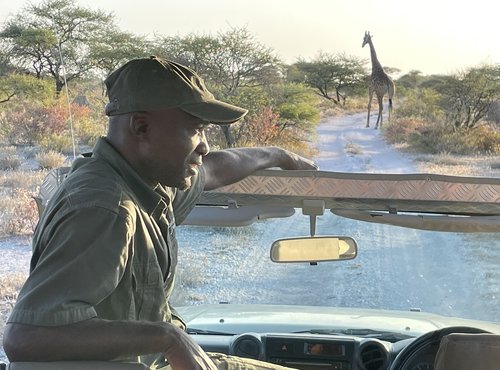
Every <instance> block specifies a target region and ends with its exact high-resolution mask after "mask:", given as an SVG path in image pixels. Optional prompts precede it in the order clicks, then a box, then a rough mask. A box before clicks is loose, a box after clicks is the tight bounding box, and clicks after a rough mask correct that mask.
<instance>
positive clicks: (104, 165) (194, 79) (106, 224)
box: [4, 57, 317, 369]
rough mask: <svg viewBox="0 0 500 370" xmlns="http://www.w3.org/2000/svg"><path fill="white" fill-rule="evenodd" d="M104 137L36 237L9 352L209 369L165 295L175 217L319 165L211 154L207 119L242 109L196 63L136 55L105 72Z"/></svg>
mask: <svg viewBox="0 0 500 370" xmlns="http://www.w3.org/2000/svg"><path fill="white" fill-rule="evenodd" d="M106 86H107V92H108V96H109V103H108V105H107V106H106V114H107V115H108V116H109V127H108V132H107V136H106V137H105V138H101V139H100V140H99V141H98V143H97V144H96V146H95V148H94V151H93V154H92V156H91V157H87V158H79V159H77V160H75V162H74V164H73V166H72V169H71V171H70V173H69V174H68V176H67V178H66V179H65V181H64V182H63V184H62V185H61V186H60V188H59V189H58V190H57V192H56V194H55V195H54V196H53V197H52V199H50V201H49V203H48V205H47V207H46V209H45V210H44V212H43V214H42V216H41V219H40V222H39V224H38V226H37V229H36V231H35V234H34V237H33V257H32V261H31V269H30V276H29V277H28V279H27V281H26V283H25V285H24V287H23V288H22V290H21V292H20V294H19V298H18V301H17V304H16V306H15V307H14V309H13V312H12V314H11V316H10V317H9V320H8V323H7V325H6V330H5V334H4V349H5V352H6V354H7V356H8V357H9V360H10V361H58V360H115V359H126V360H130V359H132V358H133V359H135V360H137V358H138V357H139V359H140V361H142V362H145V363H148V364H149V365H151V368H159V367H162V366H164V365H165V361H164V359H165V357H166V358H167V359H168V363H169V364H170V366H171V367H172V368H173V369H213V368H214V363H213V362H212V360H211V359H210V358H209V357H208V356H207V354H206V353H204V352H203V350H202V349H201V348H200V347H199V346H198V345H197V344H196V343H195V342H194V341H193V340H192V339H191V338H190V337H189V336H188V335H187V334H186V333H185V332H184V331H183V330H182V329H181V328H179V327H182V324H178V325H177V324H176V323H179V321H180V318H178V317H176V315H175V312H173V310H172V308H171V307H170V306H169V304H168V299H169V296H170V293H171V292H172V288H173V283H174V276H175V267H176V263H177V243H176V239H175V224H180V223H182V221H183V220H184V218H185V217H186V215H187V214H188V213H189V212H190V210H191V209H192V208H193V207H194V205H195V202H196V199H197V197H198V195H199V194H200V192H201V191H202V190H203V189H207V190H209V189H214V188H217V187H220V186H223V185H227V184H229V183H233V182H235V181H238V180H240V179H242V178H244V177H246V176H248V175H249V174H251V173H253V172H254V171H256V170H259V169H263V168H269V167H281V168H283V169H317V167H316V166H315V164H314V163H313V162H311V161H309V160H307V159H305V158H302V157H300V156H297V155H295V154H293V153H290V152H288V151H285V150H283V149H279V148H274V147H270V148H236V149H229V150H223V151H218V152H213V153H209V146H208V143H207V140H206V136H205V129H206V127H207V125H208V124H209V123H216V124H229V123H233V122H236V121H238V120H239V119H241V118H242V117H243V116H244V115H245V114H246V113H247V111H246V110H245V109H242V108H239V107H236V106H233V105H230V104H227V103H224V102H221V101H218V100H216V99H215V98H214V97H213V95H212V94H211V93H210V92H209V91H208V90H207V89H206V87H205V85H204V83H203V81H202V79H201V78H200V77H199V76H198V75H197V74H196V73H195V72H193V71H192V70H190V69H189V68H186V67H184V66H182V65H179V64H177V63H173V62H171V61H167V60H162V59H159V58H156V57H151V58H146V59H135V60H132V61H130V62H128V63H127V64H125V65H124V66H122V67H120V68H119V69H118V70H116V71H115V72H113V73H112V74H111V75H110V76H109V77H108V78H107V80H106Z"/></svg>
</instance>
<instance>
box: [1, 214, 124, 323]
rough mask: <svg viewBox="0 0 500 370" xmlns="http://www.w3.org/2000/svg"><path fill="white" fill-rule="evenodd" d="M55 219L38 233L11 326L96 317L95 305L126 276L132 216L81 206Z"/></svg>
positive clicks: (65, 321) (13, 312) (11, 319)
mask: <svg viewBox="0 0 500 370" xmlns="http://www.w3.org/2000/svg"><path fill="white" fill-rule="evenodd" d="M57 215H58V217H57V219H55V218H54V220H52V221H51V222H48V223H46V226H45V230H43V232H41V233H37V235H42V237H41V238H43V240H41V239H40V238H39V239H34V257H33V258H34V261H33V262H32V266H31V268H32V270H31V273H30V276H29V277H28V279H27V281H26V283H25V285H24V286H23V288H22V289H21V292H20V294H19V297H18V300H17V303H16V305H15V307H14V309H13V311H12V313H11V315H10V317H9V320H8V322H18V323H25V324H33V325H43V326H52V325H64V324H71V323H74V322H78V321H82V320H86V319H90V318H93V317H96V316H97V314H96V310H95V306H96V305H97V304H98V303H99V302H101V301H102V300H103V299H105V298H106V297H107V296H108V295H109V294H110V293H111V292H112V291H113V290H114V289H115V287H116V286H117V285H118V283H119V282H120V279H121V277H122V276H123V272H124V269H125V268H126V265H127V261H128V256H129V245H130V240H131V238H132V235H133V233H134V226H133V225H134V222H133V221H132V219H131V216H130V214H129V212H127V211H126V210H124V209H123V207H122V209H120V210H113V209H109V208H105V207H100V206H96V205H92V206H90V205H89V206H86V207H82V206H81V205H79V206H78V207H72V208H71V209H69V210H68V211H67V212H57ZM35 236H36V235H35ZM42 245H43V250H42V249H41V246H42Z"/></svg>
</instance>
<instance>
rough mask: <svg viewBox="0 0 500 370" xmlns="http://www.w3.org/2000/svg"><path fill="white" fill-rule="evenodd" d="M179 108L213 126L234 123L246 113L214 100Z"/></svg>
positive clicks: (233, 106) (234, 106) (184, 105)
mask: <svg viewBox="0 0 500 370" xmlns="http://www.w3.org/2000/svg"><path fill="white" fill-rule="evenodd" d="M179 108H180V109H182V110H183V111H184V112H187V113H189V114H191V115H193V116H195V117H198V118H201V119H202V120H204V121H207V122H211V123H215V124H229V123H234V122H237V121H239V120H240V119H242V118H243V117H244V116H245V115H246V114H247V113H248V110H246V109H244V108H240V107H237V106H236V105H232V104H228V103H225V102H222V101H220V100H215V99H214V100H210V101H205V102H203V103H194V104H183V105H180V106H179Z"/></svg>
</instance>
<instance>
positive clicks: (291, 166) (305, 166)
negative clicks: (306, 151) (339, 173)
mask: <svg viewBox="0 0 500 370" xmlns="http://www.w3.org/2000/svg"><path fill="white" fill-rule="evenodd" d="M282 150H283V156H284V157H285V159H284V160H283V164H282V165H281V166H280V168H281V169H283V170H318V169H319V167H318V165H317V164H316V163H314V162H313V161H311V160H310V159H307V158H304V157H301V156H300V155H298V154H296V153H292V152H290V151H288V150H285V149H282ZM287 158H288V159H287Z"/></svg>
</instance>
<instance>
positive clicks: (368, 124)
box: [366, 87, 374, 127]
mask: <svg viewBox="0 0 500 370" xmlns="http://www.w3.org/2000/svg"><path fill="white" fill-rule="evenodd" d="M373 92H374V91H373V89H372V88H371V87H370V88H369V89H368V116H367V117H366V127H370V109H371V107H372V99H373Z"/></svg>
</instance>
